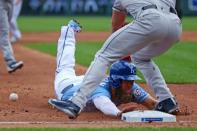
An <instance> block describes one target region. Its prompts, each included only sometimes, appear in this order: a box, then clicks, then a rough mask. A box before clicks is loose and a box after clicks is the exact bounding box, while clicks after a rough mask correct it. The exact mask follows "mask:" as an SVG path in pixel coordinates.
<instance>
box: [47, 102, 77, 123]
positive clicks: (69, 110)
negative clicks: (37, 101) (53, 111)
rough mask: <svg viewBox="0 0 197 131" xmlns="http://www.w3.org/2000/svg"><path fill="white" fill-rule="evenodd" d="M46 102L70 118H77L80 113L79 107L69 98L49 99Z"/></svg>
mask: <svg viewBox="0 0 197 131" xmlns="http://www.w3.org/2000/svg"><path fill="white" fill-rule="evenodd" d="M48 103H49V104H50V105H52V106H53V107H55V108H57V109H58V110H60V111H62V112H64V113H65V114H66V115H68V117H69V118H70V119H75V118H77V116H78V114H79V113H80V107H78V106H77V105H76V104H74V103H73V102H72V101H70V100H66V101H60V100H57V99H49V101H48Z"/></svg>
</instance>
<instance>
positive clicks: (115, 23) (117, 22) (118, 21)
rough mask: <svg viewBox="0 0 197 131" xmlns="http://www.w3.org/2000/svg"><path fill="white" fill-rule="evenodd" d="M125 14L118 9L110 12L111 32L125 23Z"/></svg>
mask: <svg viewBox="0 0 197 131" xmlns="http://www.w3.org/2000/svg"><path fill="white" fill-rule="evenodd" d="M125 18H126V15H125V14H124V13H122V12H119V11H115V10H114V11H113V13H112V32H115V31H116V30H118V29H120V28H121V27H122V26H123V25H124V24H125Z"/></svg>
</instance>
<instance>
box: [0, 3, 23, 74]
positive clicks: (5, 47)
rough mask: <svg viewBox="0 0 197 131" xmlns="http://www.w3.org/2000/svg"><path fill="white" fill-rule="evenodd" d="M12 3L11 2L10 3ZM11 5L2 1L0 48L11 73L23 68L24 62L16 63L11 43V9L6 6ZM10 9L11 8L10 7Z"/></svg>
mask: <svg viewBox="0 0 197 131" xmlns="http://www.w3.org/2000/svg"><path fill="white" fill-rule="evenodd" d="M10 2H11V1H10ZM9 4H10V5H11V3H9V2H8V1H6V3H5V2H4V1H0V48H1V50H2V51H3V55H4V60H5V61H6V64H7V70H8V72H9V73H12V72H14V71H15V70H17V69H20V68H21V67H22V66H23V62H22V61H16V60H15V57H14V53H13V49H12V46H11V44H10V41H9V22H8V21H9V19H10V18H9V16H11V15H10V14H11V8H5V7H3V6H5V5H9ZM9 7H10V6H9Z"/></svg>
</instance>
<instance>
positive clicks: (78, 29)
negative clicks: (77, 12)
mask: <svg viewBox="0 0 197 131" xmlns="http://www.w3.org/2000/svg"><path fill="white" fill-rule="evenodd" d="M68 27H71V28H72V29H73V30H74V31H75V32H81V28H82V27H81V25H80V24H79V22H77V21H76V20H70V21H69V22H68Z"/></svg>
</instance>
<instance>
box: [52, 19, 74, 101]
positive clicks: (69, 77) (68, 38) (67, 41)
mask: <svg viewBox="0 0 197 131" xmlns="http://www.w3.org/2000/svg"><path fill="white" fill-rule="evenodd" d="M71 24H73V23H72V21H70V22H69V24H68V25H67V26H62V28H61V34H60V37H59V40H58V47H57V59H56V63H57V67H56V74H55V91H56V94H57V97H58V98H61V95H62V93H61V92H62V90H63V89H64V88H65V87H67V86H69V85H70V84H73V82H74V80H75V79H76V74H75V69H74V66H75V45H76V40H75V33H76V29H75V28H74V27H72V25H71Z"/></svg>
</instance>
